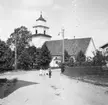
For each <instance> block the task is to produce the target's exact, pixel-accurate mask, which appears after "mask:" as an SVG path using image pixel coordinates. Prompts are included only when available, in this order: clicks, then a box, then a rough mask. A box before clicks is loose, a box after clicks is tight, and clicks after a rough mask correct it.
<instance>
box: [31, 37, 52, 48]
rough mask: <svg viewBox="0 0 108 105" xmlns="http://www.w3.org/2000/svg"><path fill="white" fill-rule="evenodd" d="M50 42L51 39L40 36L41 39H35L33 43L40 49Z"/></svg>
mask: <svg viewBox="0 0 108 105" xmlns="http://www.w3.org/2000/svg"><path fill="white" fill-rule="evenodd" d="M50 40H51V38H48V37H42V36H39V37H33V38H32V43H33V45H34V46H36V47H37V48H38V47H42V45H43V44H44V42H45V41H50Z"/></svg>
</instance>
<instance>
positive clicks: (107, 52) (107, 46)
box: [100, 43, 108, 56]
mask: <svg viewBox="0 0 108 105" xmlns="http://www.w3.org/2000/svg"><path fill="white" fill-rule="evenodd" d="M100 51H102V54H103V55H105V56H108V43H106V44H104V45H102V46H101V47H100Z"/></svg>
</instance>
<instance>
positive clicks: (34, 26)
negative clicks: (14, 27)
mask: <svg viewBox="0 0 108 105" xmlns="http://www.w3.org/2000/svg"><path fill="white" fill-rule="evenodd" d="M37 27H43V28H46V29H49V27H47V26H43V25H37V26H33V28H37Z"/></svg>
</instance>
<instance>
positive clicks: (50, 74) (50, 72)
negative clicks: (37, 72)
mask: <svg viewBox="0 0 108 105" xmlns="http://www.w3.org/2000/svg"><path fill="white" fill-rule="evenodd" d="M51 76H52V71H51V68H49V78H51Z"/></svg>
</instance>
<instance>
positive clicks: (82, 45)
mask: <svg viewBox="0 0 108 105" xmlns="http://www.w3.org/2000/svg"><path fill="white" fill-rule="evenodd" d="M45 43H46V45H47V47H48V49H49V50H50V52H51V55H52V56H53V59H52V62H51V63H52V65H53V66H57V63H58V62H60V60H61V59H62V47H63V46H62V45H63V44H62V40H52V41H46V42H45ZM64 49H65V50H66V51H67V52H68V54H69V55H70V56H71V57H73V58H75V56H76V55H77V54H78V52H80V51H83V53H84V54H85V56H86V57H93V56H94V52H95V51H96V47H95V45H94V41H93V39H92V38H78V39H64Z"/></svg>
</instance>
